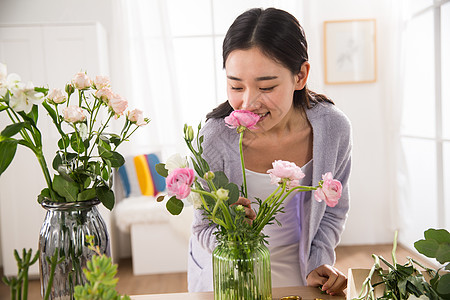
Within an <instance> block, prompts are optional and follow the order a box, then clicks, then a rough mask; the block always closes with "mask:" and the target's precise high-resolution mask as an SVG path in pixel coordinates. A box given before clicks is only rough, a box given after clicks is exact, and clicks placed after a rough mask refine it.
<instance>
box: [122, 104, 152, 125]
mask: <svg viewBox="0 0 450 300" xmlns="http://www.w3.org/2000/svg"><path fill="white" fill-rule="evenodd" d="M127 117H128V120H129V121H130V122H131V123H135V124H136V125H137V126H143V125H146V124H147V122H145V119H144V112H143V111H142V110H140V109H137V108H136V109H133V110H132V111H129V112H128V116H127Z"/></svg>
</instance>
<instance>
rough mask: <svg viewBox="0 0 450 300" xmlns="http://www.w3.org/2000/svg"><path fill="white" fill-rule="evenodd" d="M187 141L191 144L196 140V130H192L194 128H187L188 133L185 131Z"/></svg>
mask: <svg viewBox="0 0 450 300" xmlns="http://www.w3.org/2000/svg"><path fill="white" fill-rule="evenodd" d="M184 134H185V137H184V138H185V139H186V140H187V141H189V142H192V141H193V140H194V130H193V129H192V126H188V127H187V128H186V131H185V133H184Z"/></svg>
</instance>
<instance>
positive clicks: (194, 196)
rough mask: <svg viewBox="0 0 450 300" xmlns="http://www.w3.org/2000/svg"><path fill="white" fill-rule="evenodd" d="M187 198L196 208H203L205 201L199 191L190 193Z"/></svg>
mask: <svg viewBox="0 0 450 300" xmlns="http://www.w3.org/2000/svg"><path fill="white" fill-rule="evenodd" d="M186 200H187V201H188V202H189V203H191V204H192V205H193V206H194V208H195V209H200V208H202V205H203V203H202V199H201V198H200V194H199V193H190V194H189V196H188V197H187V199H186Z"/></svg>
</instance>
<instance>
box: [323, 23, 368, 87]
mask: <svg viewBox="0 0 450 300" xmlns="http://www.w3.org/2000/svg"><path fill="white" fill-rule="evenodd" d="M323 29H324V67H325V83H326V84H351V83H371V82H376V81H377V60H376V20H375V19H355V20H339V21H325V22H324V26H323Z"/></svg>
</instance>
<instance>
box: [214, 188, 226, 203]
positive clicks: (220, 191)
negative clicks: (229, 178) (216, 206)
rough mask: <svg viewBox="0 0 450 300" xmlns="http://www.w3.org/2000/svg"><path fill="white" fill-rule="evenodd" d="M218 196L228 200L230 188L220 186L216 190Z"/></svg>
mask: <svg viewBox="0 0 450 300" xmlns="http://www.w3.org/2000/svg"><path fill="white" fill-rule="evenodd" d="M216 195H217V198H219V199H221V200H224V201H225V200H228V190H226V189H223V188H220V189H218V190H217V192H216Z"/></svg>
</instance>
